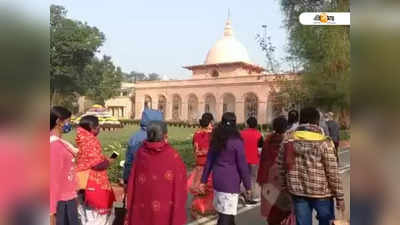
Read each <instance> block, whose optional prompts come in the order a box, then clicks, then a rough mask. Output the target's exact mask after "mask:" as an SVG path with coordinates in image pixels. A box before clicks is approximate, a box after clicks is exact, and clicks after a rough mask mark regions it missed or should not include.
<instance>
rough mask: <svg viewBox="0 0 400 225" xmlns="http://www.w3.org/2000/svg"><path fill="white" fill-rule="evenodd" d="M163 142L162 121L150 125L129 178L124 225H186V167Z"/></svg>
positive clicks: (165, 137)
mask: <svg viewBox="0 0 400 225" xmlns="http://www.w3.org/2000/svg"><path fill="white" fill-rule="evenodd" d="M166 139H167V125H166V124H165V122H161V121H152V122H150V124H149V125H148V126H147V140H146V141H144V142H143V145H142V147H141V148H140V149H139V150H138V152H137V153H136V157H135V161H134V162H133V165H132V169H131V173H130V174H131V175H130V176H129V182H128V190H127V203H128V204H127V206H128V207H127V216H126V221H125V224H126V225H183V224H185V223H186V210H185V204H186V200H187V186H186V182H187V179H186V168H185V165H184V163H183V161H182V159H181V157H180V156H179V154H178V153H177V152H176V151H175V150H174V149H173V148H172V147H171V146H170V145H169V144H168V143H167V141H166Z"/></svg>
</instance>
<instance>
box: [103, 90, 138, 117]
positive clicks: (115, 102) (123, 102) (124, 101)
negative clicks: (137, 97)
mask: <svg viewBox="0 0 400 225" xmlns="http://www.w3.org/2000/svg"><path fill="white" fill-rule="evenodd" d="M105 107H106V108H109V107H123V108H124V116H123V117H119V116H117V115H116V116H115V117H116V118H118V119H130V118H131V115H132V101H131V98H130V97H129V96H119V97H115V98H112V99H108V100H106V102H105Z"/></svg>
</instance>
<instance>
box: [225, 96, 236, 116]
mask: <svg viewBox="0 0 400 225" xmlns="http://www.w3.org/2000/svg"><path fill="white" fill-rule="evenodd" d="M235 102H236V99H235V96H234V95H233V94H232V93H225V94H224V95H223V96H222V104H223V105H222V113H225V112H233V113H235Z"/></svg>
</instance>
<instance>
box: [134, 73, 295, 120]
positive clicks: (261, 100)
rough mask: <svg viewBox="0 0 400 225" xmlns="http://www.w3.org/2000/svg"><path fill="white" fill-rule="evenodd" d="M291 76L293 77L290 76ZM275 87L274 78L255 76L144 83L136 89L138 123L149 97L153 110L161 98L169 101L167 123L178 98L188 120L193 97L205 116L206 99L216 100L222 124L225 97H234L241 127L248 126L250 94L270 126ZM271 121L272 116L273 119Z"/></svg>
mask: <svg viewBox="0 0 400 225" xmlns="http://www.w3.org/2000/svg"><path fill="white" fill-rule="evenodd" d="M289 76H290V75H289ZM271 85H275V83H274V76H271V75H268V76H265V75H252V76H244V77H228V78H218V79H200V80H196V79H191V80H182V81H155V82H140V83H138V84H137V85H136V91H135V95H136V103H137V104H136V106H135V107H136V115H135V119H140V117H141V113H142V111H143V108H144V99H145V96H146V95H148V96H150V97H151V99H152V108H153V109H157V108H158V98H159V96H160V95H164V96H165V97H166V98H167V107H166V108H167V113H166V115H165V118H166V120H171V119H172V99H173V96H174V95H175V94H177V95H179V96H180V97H181V98H182V117H181V120H183V121H186V120H187V119H188V99H189V96H190V95H195V96H196V97H197V99H198V101H199V107H198V109H199V113H198V115H201V114H202V113H203V112H204V108H205V98H206V95H207V94H209V93H210V94H212V95H213V96H215V98H216V102H217V104H216V105H217V108H216V115H215V116H216V119H217V120H220V118H221V117H222V112H223V96H224V94H226V93H230V94H232V95H233V96H234V97H235V108H236V110H235V114H236V116H237V121H238V123H243V122H245V115H244V101H245V95H246V94H247V93H254V94H255V95H256V96H257V98H258V113H257V114H258V115H257V117H258V122H259V123H260V124H264V123H267V122H270V118H268V116H269V115H268V114H267V112H268V111H269V110H268V108H267V106H268V104H267V102H268V96H269V91H270V87H271ZM269 117H271V116H269Z"/></svg>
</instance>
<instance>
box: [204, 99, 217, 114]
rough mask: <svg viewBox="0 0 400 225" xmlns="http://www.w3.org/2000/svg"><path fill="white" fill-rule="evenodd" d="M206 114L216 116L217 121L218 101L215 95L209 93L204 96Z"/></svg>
mask: <svg viewBox="0 0 400 225" xmlns="http://www.w3.org/2000/svg"><path fill="white" fill-rule="evenodd" d="M204 112H209V113H211V114H212V115H213V116H214V120H216V118H217V117H216V116H217V99H216V98H215V96H214V94H212V93H207V94H205V95H204Z"/></svg>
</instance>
